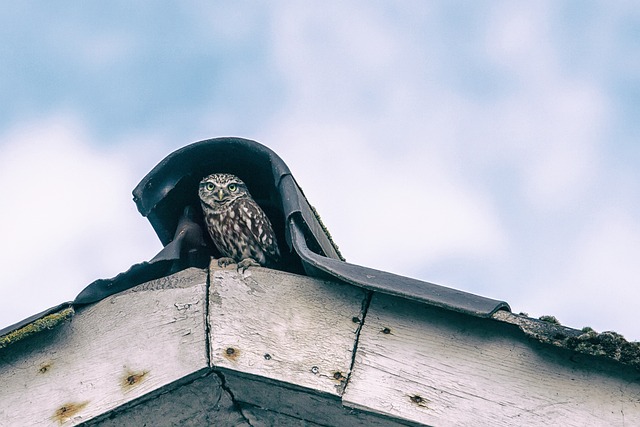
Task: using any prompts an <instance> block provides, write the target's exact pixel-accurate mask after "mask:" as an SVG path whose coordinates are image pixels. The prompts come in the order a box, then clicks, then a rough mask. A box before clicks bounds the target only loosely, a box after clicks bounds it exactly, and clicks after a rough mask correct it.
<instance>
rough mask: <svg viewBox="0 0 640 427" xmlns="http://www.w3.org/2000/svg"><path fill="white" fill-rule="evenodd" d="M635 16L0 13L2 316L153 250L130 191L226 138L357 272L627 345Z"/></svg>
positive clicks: (637, 165)
mask: <svg viewBox="0 0 640 427" xmlns="http://www.w3.org/2000/svg"><path fill="white" fill-rule="evenodd" d="M637 6H638V4H637V3H635V2H624V1H613V2H609V1H607V2H605V1H590V2H585V1H580V2H577V1H553V2H552V1H549V2H545V1H540V2H512V1H508V2H507V1H505V2H500V1H495V2H481V1H474V2H470V1H467V2H449V1H448V2H444V1H443V2H423V1H416V2H391V1H375V2H370V1H367V2H364V1H362V2H357V1H341V2H260V3H259V2H234V3H233V4H230V3H222V2H216V3H209V2H163V3H159V2H137V3H136V4H135V5H134V4H131V3H130V2H119V3H118V2H110V3H109V4H108V6H107V5H105V4H104V3H101V2H83V4H82V6H78V5H77V3H72V2H67V3H64V2H62V3H57V4H55V5H51V4H48V3H45V2H21V3H15V4H4V5H2V6H0V41H1V43H0V97H1V98H2V99H3V101H4V102H2V103H0V177H1V178H2V182H3V184H2V186H1V187H0V198H1V199H2V200H3V206H4V209H3V210H2V212H0V219H2V221H3V223H4V224H9V225H8V227H6V228H7V230H6V231H5V241H4V245H3V247H2V249H0V250H1V251H2V253H0V259H2V260H3V261H2V262H3V278H2V279H1V280H0V304H1V305H2V309H1V310H0V326H5V325H8V324H10V323H13V322H15V321H18V320H20V319H22V318H24V317H27V316H28V315H30V314H33V313H35V312H38V311H41V310H43V309H45V308H47V307H49V306H52V305H55V304H57V303H59V302H62V301H66V300H70V299H73V297H74V296H75V295H76V294H77V293H78V292H79V291H80V290H81V289H82V288H83V287H84V286H86V285H87V284H88V283H90V282H91V281H93V280H94V279H96V278H102V277H112V276H114V275H116V274H117V273H119V272H121V271H124V270H126V269H127V268H128V267H129V266H130V265H131V264H133V263H136V262H140V261H143V260H147V259H149V258H151V257H152V256H153V255H155V253H156V252H157V251H158V250H159V249H160V247H161V245H160V243H159V241H158V240H157V238H156V236H155V234H154V233H153V230H152V229H151V226H150V225H149V224H148V223H147V221H146V220H145V219H144V218H142V217H141V216H140V215H139V214H138V213H137V211H136V208H135V205H134V204H133V202H132V201H131V190H132V189H133V188H134V187H135V185H136V184H137V183H138V182H139V180H140V179H141V178H142V177H143V176H144V175H145V174H146V173H147V172H148V171H149V170H150V169H151V168H152V167H153V166H154V165H155V164H156V163H158V162H159V161H160V160H161V159H162V158H163V157H165V156H166V155H168V154H169V153H171V152H172V151H174V150H176V149H177V148H179V147H181V146H184V145H186V144H188V143H190V142H193V141H197V140H201V139H206V138H210V137H216V136H228V135H233V136H241V137H247V138H251V139H255V140H257V141H259V142H262V143H263V144H265V145H267V146H269V147H271V148H272V149H273V150H275V151H276V152H277V153H278V154H279V155H280V156H281V157H282V158H283V159H284V160H285V162H286V163H287V164H288V165H289V167H290V168H291V169H292V171H293V173H294V175H295V176H296V178H297V180H298V182H299V183H300V184H301V186H302V188H303V189H304V191H305V194H306V195H307V197H308V198H309V200H310V201H311V203H312V204H314V205H315V206H316V207H317V208H318V210H319V212H320V214H321V215H322V217H323V219H324V221H325V223H326V224H327V226H328V227H329V229H330V230H331V232H332V234H333V237H334V239H335V240H336V242H337V243H338V244H339V245H340V247H341V249H342V251H343V253H344V254H345V256H346V257H347V259H348V260H349V261H351V262H354V263H358V264H362V265H366V266H370V267H373V268H378V269H382V270H387V271H392V272H395V273H399V274H403V275H407V276H412V277H417V278H419V279H422V280H426V281H431V282H435V283H439V284H443V285H446V286H451V287H454V288H458V289H462V290H465V291H468V292H473V293H478V294H482V295H486V296H489V297H492V298H496V299H503V300H506V301H507V302H509V303H510V304H511V306H512V308H513V309H514V311H517V312H518V311H524V312H528V313H529V314H530V315H532V316H540V315H542V314H552V315H555V316H556V317H558V318H559V320H560V321H561V322H563V323H564V324H566V325H568V326H573V327H577V328H580V327H583V326H587V325H588V326H592V327H594V328H595V329H597V330H599V331H602V330H616V331H618V332H620V333H622V334H623V335H625V336H626V337H627V338H628V339H632V340H640V322H638V321H637V316H638V314H637V313H638V312H639V308H640V303H639V301H640V286H638V285H639V283H638V281H639V280H640V279H638V278H639V277H640V262H638V254H639V253H640V220H639V218H640V192H639V191H638V183H639V182H640V143H639V142H638V140H639V137H640V120H639V117H638V116H639V111H640V8H638V7H637Z"/></svg>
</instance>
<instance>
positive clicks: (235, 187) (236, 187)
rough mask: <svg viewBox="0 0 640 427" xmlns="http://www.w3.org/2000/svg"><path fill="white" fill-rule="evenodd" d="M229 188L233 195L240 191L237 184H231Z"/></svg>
mask: <svg viewBox="0 0 640 427" xmlns="http://www.w3.org/2000/svg"><path fill="white" fill-rule="evenodd" d="M227 188H228V189H229V191H231V192H232V193H233V192H235V191H236V190H237V189H238V186H237V185H236V184H229V186H228V187H227Z"/></svg>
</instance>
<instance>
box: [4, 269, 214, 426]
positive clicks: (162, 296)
mask: <svg viewBox="0 0 640 427" xmlns="http://www.w3.org/2000/svg"><path fill="white" fill-rule="evenodd" d="M205 310H206V272H205V271H202V270H196V269H189V270H186V271H183V272H180V273H177V274H175V275H173V276H170V277H167V278H163V279H159V280H155V281H152V282H149V283H146V284H143V285H140V286H138V287H136V288H133V289H131V290H129V291H126V292H123V293H120V294H117V295H114V296H112V297H108V298H106V299H105V300H102V301H100V302H98V303H96V304H94V305H91V306H88V307H87V308H84V309H81V310H79V311H78V312H77V313H76V315H75V316H74V317H73V318H72V320H71V321H68V322H66V323H64V324H62V325H60V326H58V327H57V328H56V329H53V330H51V331H44V332H41V333H38V334H37V335H35V336H33V337H30V338H27V339H25V340H23V341H19V342H16V343H14V344H12V345H11V346H10V347H8V348H5V349H3V350H2V351H0V384H2V386H1V387H2V390H1V392H0V396H1V398H0V402H1V403H0V425H2V426H31V425H36V426H61V425H63V426H70V425H75V424H78V423H80V422H83V421H86V420H89V419H91V418H93V417H95V416H98V415H100V414H103V413H105V412H109V411H110V410H112V409H114V408H116V407H118V406H120V405H122V404H124V403H126V402H131V401H133V400H135V399H136V398H139V397H142V396H145V395H147V394H148V393H150V392H152V391H154V390H157V389H159V388H161V387H162V386H165V385H167V384H169V383H171V382H173V381H176V380H180V379H182V378H184V377H186V376H188V375H191V374H193V373H195V372H198V371H199V370H203V369H205V370H206V369H207V367H208V361H207V356H206V345H205V342H206V341H205V338H206V335H205V332H206V324H205Z"/></svg>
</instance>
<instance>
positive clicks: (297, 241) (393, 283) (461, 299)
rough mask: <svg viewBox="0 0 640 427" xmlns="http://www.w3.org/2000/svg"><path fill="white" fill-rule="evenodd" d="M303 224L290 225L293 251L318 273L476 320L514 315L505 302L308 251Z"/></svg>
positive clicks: (293, 220)
mask: <svg viewBox="0 0 640 427" xmlns="http://www.w3.org/2000/svg"><path fill="white" fill-rule="evenodd" d="M299 222H300V221H297V220H296V219H292V220H291V224H290V229H291V231H292V239H293V247H294V248H295V250H296V252H297V253H298V254H299V255H300V256H301V257H302V262H303V263H304V264H305V265H308V266H310V267H312V269H318V270H320V271H322V272H324V273H326V274H328V275H329V276H332V277H334V278H337V279H339V280H342V281H344V282H347V283H351V284H353V285H356V286H359V287H362V288H365V289H369V290H371V291H375V292H381V293H384V294H389V295H394V296H398V297H402V298H406V299H409V300H413V301H419V302H422V303H425V304H429V305H433V306H436V307H441V308H445V309H449V310H452V311H457V312H460V313H465V314H470V315H472V316H478V317H491V315H492V314H494V313H495V312H496V311H498V310H508V311H511V308H510V307H509V304H507V303H506V302H504V301H498V300H494V299H490V298H486V297H482V296H479V295H474V294H471V293H468V292H463V291H459V290H457V289H452V288H447V287H445V286H440V285H436V284H434V283H429V282H423V281H421V280H417V279H412V278H410V277H405V276H399V275H397V274H393V273H388V272H386V271H380V270H374V269H372V268H368V267H362V266H360V265H355V264H349V263H347V262H343V261H338V260H335V259H331V258H327V257H323V256H320V255H318V254H316V253H314V252H312V251H311V250H309V248H308V247H307V245H306V241H305V238H304V231H303V230H302V229H303V227H302V226H301V225H299Z"/></svg>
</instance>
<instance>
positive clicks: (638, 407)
mask: <svg viewBox="0 0 640 427" xmlns="http://www.w3.org/2000/svg"><path fill="white" fill-rule="evenodd" d="M639 379H640V375H639V373H638V371H637V370H635V369H632V368H629V367H625V366H623V365H620V364H618V363H615V362H611V361H607V360H602V359H596V358H594V357H592V356H587V355H580V354H577V353H575V352H572V351H567V350H563V349H558V348H555V347H552V346H549V345H545V344H541V343H539V342H537V341H535V340H532V339H529V338H527V337H526V336H525V335H524V334H523V333H522V332H521V331H519V330H518V329H517V328H516V327H514V326H512V325H509V324H505V323H502V322H498V321H496V320H492V319H481V318H476V317H471V316H466V315H462V314H457V313H455V312H451V311H445V310H442V309H437V308H433V307H429V306H425V305H423V304H416V303H412V302H409V301H407V300H403V299H398V298H394V297H389V296H385V295H379V294H376V295H374V297H373V299H372V301H371V304H370V306H369V310H368V312H367V316H366V319H365V323H364V327H363V329H362V332H361V334H360V340H359V343H358V351H357V354H356V358H355V364H354V367H353V372H352V374H351V378H350V381H349V385H348V386H347V388H346V392H345V394H344V396H343V402H344V403H345V404H346V405H349V406H352V407H355V408H359V409H363V410H367V411H373V412H376V413H380V414H386V415H391V416H394V417H397V418H399V419H405V420H410V421H414V422H418V423H424V424H427V425H437V426H460V425H473V426H513V425H526V426H542V425H545V426H547V425H562V426H585V425H589V426H623V425H624V426H628V425H640V401H639V400H638V396H640V381H639Z"/></svg>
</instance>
